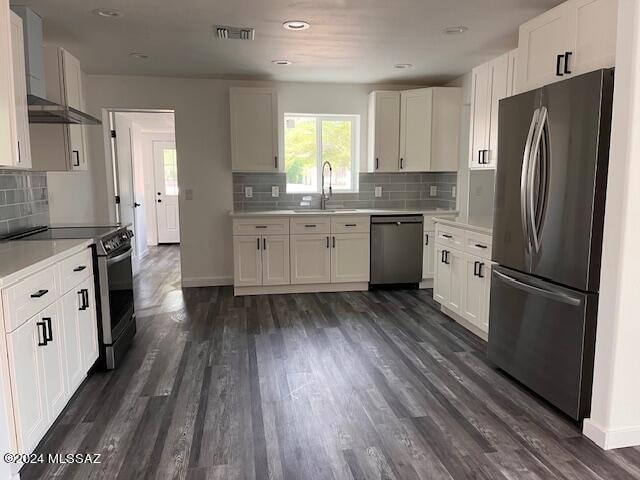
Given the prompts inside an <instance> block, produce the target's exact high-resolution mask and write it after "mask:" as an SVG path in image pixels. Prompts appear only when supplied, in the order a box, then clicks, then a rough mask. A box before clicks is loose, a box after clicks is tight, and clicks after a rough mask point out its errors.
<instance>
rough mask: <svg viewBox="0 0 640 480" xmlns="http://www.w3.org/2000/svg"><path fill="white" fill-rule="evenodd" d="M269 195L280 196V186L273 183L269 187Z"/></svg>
mask: <svg viewBox="0 0 640 480" xmlns="http://www.w3.org/2000/svg"><path fill="white" fill-rule="evenodd" d="M271 196H272V197H279V196H280V187H279V186H277V185H273V186H272V187H271Z"/></svg>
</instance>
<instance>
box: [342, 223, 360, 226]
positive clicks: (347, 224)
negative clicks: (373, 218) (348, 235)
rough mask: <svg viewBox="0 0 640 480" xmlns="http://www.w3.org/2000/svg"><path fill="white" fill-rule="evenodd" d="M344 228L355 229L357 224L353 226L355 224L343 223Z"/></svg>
mask: <svg viewBox="0 0 640 480" xmlns="http://www.w3.org/2000/svg"><path fill="white" fill-rule="evenodd" d="M344 226H345V227H357V224H355V223H345V224H344Z"/></svg>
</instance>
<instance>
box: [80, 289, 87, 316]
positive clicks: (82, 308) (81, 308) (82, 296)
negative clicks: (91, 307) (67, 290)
mask: <svg viewBox="0 0 640 480" xmlns="http://www.w3.org/2000/svg"><path fill="white" fill-rule="evenodd" d="M78 295H79V296H80V306H79V307H78V310H80V311H83V310H86V309H87V307H85V305H84V290H78Z"/></svg>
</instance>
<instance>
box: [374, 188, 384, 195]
mask: <svg viewBox="0 0 640 480" xmlns="http://www.w3.org/2000/svg"><path fill="white" fill-rule="evenodd" d="M374 195H375V197H376V198H380V197H382V187H375V188H374Z"/></svg>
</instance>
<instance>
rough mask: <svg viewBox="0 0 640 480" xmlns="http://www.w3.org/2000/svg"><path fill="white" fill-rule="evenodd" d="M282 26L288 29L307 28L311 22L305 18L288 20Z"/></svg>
mask: <svg viewBox="0 0 640 480" xmlns="http://www.w3.org/2000/svg"><path fill="white" fill-rule="evenodd" d="M282 26H283V27H284V28H285V29H287V30H306V29H307V28H309V27H310V26H311V24H310V23H309V22H305V21H304V20H287V21H286V22H284V23H283V24H282Z"/></svg>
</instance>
